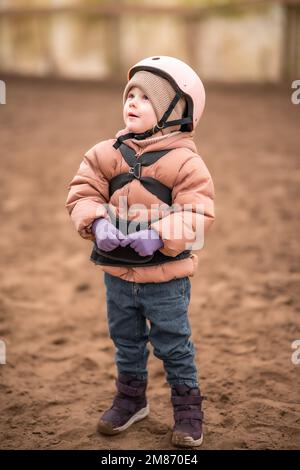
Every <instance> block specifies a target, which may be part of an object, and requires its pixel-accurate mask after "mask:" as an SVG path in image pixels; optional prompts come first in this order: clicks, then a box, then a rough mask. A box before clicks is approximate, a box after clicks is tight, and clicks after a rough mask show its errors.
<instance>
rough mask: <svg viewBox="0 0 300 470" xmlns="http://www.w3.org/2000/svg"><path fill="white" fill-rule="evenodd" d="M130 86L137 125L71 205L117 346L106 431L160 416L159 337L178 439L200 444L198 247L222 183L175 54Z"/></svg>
mask: <svg viewBox="0 0 300 470" xmlns="http://www.w3.org/2000/svg"><path fill="white" fill-rule="evenodd" d="M128 80H129V81H128V83H127V85H126V87H125V91H124V95H123V105H124V109H123V118H124V122H125V125H126V127H125V128H124V129H123V130H121V131H119V132H118V133H117V135H116V139H109V140H105V141H102V142H99V143H98V144H96V145H95V146H94V147H92V148H91V149H90V150H89V151H88V152H87V153H86V154H85V156H84V159H83V161H82V163H81V165H80V167H79V169H78V171H77V173H76V175H75V176H74V178H73V179H72V181H71V183H70V185H69V188H68V189H69V194H68V198H67V202H66V207H67V210H68V212H69V214H70V216H71V219H72V220H73V222H74V224H75V227H76V229H77V231H78V232H79V234H80V235H81V236H82V237H83V238H85V239H88V240H91V241H93V242H94V245H93V251H92V253H91V261H92V262H94V263H95V264H97V265H100V266H101V269H102V270H103V271H104V282H105V286H106V302H107V315H108V323H109V332H110V337H111V338H112V340H113V342H114V344H115V347H116V366H117V372H118V378H117V380H116V388H117V393H116V395H115V397H114V400H113V404H112V406H111V407H110V408H109V409H108V410H106V411H105V412H104V414H103V415H102V416H101V417H100V420H99V423H98V430H99V432H101V433H104V434H117V433H119V432H121V431H123V430H125V429H127V428H128V427H129V426H130V425H132V424H133V423H134V422H137V421H139V420H141V419H143V418H145V417H146V416H147V415H148V414H149V405H148V403H147V399H146V386H147V376H148V374H147V359H148V355H149V351H148V349H147V343H148V341H150V342H151V344H152V346H153V350H154V354H155V356H156V357H158V358H159V359H161V360H162V361H163V365H164V369H165V372H166V378H167V381H168V383H169V385H170V388H171V402H172V405H173V410H174V419H175V424H174V428H173V434H172V442H173V444H174V445H176V446H184V447H188V446H190V447H192V446H199V445H201V443H202V440H203V431H202V422H203V412H202V410H201V404H202V399H203V397H202V396H201V394H200V389H199V382H198V377H197V368H196V364H195V349H194V345H193V343H192V342H191V340H190V336H191V329H190V324H189V319H188V307H189V302H190V290H191V283H190V279H189V277H192V276H193V274H194V272H195V270H196V268H197V264H198V257H197V255H196V254H193V253H192V249H194V250H195V249H199V243H198V242H199V236H200V239H201V238H203V236H204V234H205V233H206V232H207V230H208V229H209V227H210V226H211V224H212V223H213V221H214V203H213V199H214V187H213V182H212V178H211V175H210V173H209V171H208V169H207V167H206V165H205V163H204V162H203V160H202V159H201V157H200V156H199V155H198V153H197V148H196V146H195V143H194V141H193V139H192V137H193V135H194V130H195V127H196V126H197V124H198V122H199V120H200V117H201V115H202V112H203V109H204V104H205V91H204V87H203V84H202V82H201V80H200V78H199V77H198V75H197V74H196V73H195V72H194V70H193V69H191V68H190V67H189V66H188V65H187V64H185V63H184V62H182V61H181V60H179V59H176V58H173V57H167V56H156V57H149V58H146V59H144V60H142V61H140V62H138V63H137V64H136V65H135V66H133V67H132V68H131V69H130V70H129V72H128ZM200 244H201V243H200ZM201 247H202V245H201V246H200V248H201ZM147 320H148V322H147Z"/></svg>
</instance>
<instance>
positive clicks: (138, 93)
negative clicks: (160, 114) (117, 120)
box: [123, 87, 157, 134]
mask: <svg viewBox="0 0 300 470" xmlns="http://www.w3.org/2000/svg"><path fill="white" fill-rule="evenodd" d="M131 114H132V115H135V116H131ZM123 118H124V122H125V124H126V127H127V129H128V130H129V131H130V132H135V133H137V134H138V133H141V132H145V131H147V130H148V129H152V127H153V126H155V124H156V123H157V119H156V115H155V111H154V109H153V107H152V104H151V103H150V100H149V99H148V97H147V96H146V95H145V94H144V92H143V91H142V90H141V89H140V88H138V87H133V88H131V89H130V90H129V93H128V95H127V100H126V102H125V104H124V108H123Z"/></svg>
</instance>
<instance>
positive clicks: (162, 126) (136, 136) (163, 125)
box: [113, 91, 193, 149]
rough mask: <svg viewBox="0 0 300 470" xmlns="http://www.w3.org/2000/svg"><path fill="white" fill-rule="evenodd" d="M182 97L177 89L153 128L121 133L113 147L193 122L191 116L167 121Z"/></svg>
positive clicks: (116, 147)
mask: <svg viewBox="0 0 300 470" xmlns="http://www.w3.org/2000/svg"><path fill="white" fill-rule="evenodd" d="M180 98H181V93H179V92H178V91H177V92H176V95H175V96H174V98H173V99H172V101H171V104H170V106H169V107H168V109H167V111H166V112H165V114H164V115H163V117H162V118H161V119H160V121H159V122H158V123H157V124H156V125H155V126H154V127H153V128H152V129H149V130H148V131H145V132H142V133H140V134H136V133H135V132H129V133H128V134H124V135H121V136H120V137H118V138H117V140H116V142H115V143H114V145H113V147H114V148H115V149H118V148H119V147H120V145H121V144H122V143H123V142H124V140H128V139H136V140H143V139H146V138H147V137H151V136H152V135H153V134H155V133H156V132H158V131H161V130H162V129H165V128H166V127H171V126H176V125H179V124H181V125H184V124H190V123H191V122H193V121H192V118H191V117H186V118H181V119H175V121H169V122H166V121H167V119H168V117H169V116H170V114H171V113H172V111H173V109H174V108H175V106H176V104H177V103H178V101H179V100H180Z"/></svg>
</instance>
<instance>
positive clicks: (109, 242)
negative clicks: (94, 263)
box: [92, 218, 124, 251]
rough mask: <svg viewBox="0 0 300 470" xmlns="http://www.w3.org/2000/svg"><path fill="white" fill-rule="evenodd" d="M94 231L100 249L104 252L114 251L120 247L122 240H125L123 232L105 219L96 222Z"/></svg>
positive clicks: (93, 227)
mask: <svg viewBox="0 0 300 470" xmlns="http://www.w3.org/2000/svg"><path fill="white" fill-rule="evenodd" d="M92 231H93V233H94V235H95V238H96V244H97V246H98V248H99V249H100V250H103V251H111V250H114V249H115V248H117V247H118V246H119V245H120V240H124V235H123V234H122V232H120V231H119V230H118V229H117V228H116V227H115V226H114V225H113V224H111V223H110V222H109V221H108V220H106V219H104V218H100V219H96V220H94V222H93V225H92Z"/></svg>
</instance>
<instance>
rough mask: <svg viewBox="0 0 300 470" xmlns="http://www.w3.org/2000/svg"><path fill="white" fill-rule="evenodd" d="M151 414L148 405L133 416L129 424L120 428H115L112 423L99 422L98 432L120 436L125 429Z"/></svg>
mask: <svg viewBox="0 0 300 470" xmlns="http://www.w3.org/2000/svg"><path fill="white" fill-rule="evenodd" d="M149 412H150V407H149V405H147V406H146V407H145V408H142V409H141V410H139V411H138V412H137V413H136V414H135V415H133V416H131V418H130V419H129V420H128V421H127V423H125V424H123V426H120V427H118V428H113V426H112V424H111V423H107V422H105V421H101V420H100V421H99V422H98V432H100V433H101V434H107V435H109V436H112V435H114V434H119V433H120V432H122V431H125V429H127V428H129V426H131V425H132V424H133V423H136V422H137V421H141V420H142V419H144V418H146V417H147V416H148V414H149Z"/></svg>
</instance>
